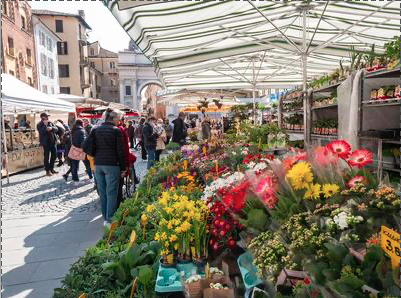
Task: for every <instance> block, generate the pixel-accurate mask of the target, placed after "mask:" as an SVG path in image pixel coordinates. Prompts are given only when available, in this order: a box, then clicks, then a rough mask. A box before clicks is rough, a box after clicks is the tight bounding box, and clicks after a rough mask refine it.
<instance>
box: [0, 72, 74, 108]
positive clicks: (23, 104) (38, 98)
mask: <svg viewBox="0 0 401 298" xmlns="http://www.w3.org/2000/svg"><path fill="white" fill-rule="evenodd" d="M1 102H2V112H3V113H4V114H14V113H19V114H23V113H30V112H42V111H54V112H66V113H68V112H75V105H74V104H72V103H69V102H67V101H64V100H61V99H58V98H56V97H53V96H50V95H48V94H46V93H43V92H41V91H39V90H37V89H35V88H33V87H31V86H29V85H28V84H26V83H24V82H22V81H20V80H18V79H17V78H15V77H14V76H12V75H9V74H2V75H1Z"/></svg>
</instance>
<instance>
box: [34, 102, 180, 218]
mask: <svg viewBox="0 0 401 298" xmlns="http://www.w3.org/2000/svg"><path fill="white" fill-rule="evenodd" d="M40 116H41V121H40V122H39V123H38V125H37V130H38V132H39V136H40V143H41V145H42V146H43V149H44V164H45V171H46V175H47V176H52V175H53V174H57V172H56V171H55V170H54V165H55V161H56V159H57V156H58V160H59V165H60V166H61V165H62V164H63V163H66V164H67V165H68V166H69V169H68V171H67V172H66V173H65V174H64V175H63V178H64V179H65V180H66V181H67V180H68V178H69V175H70V174H71V177H72V180H73V183H79V181H80V180H79V175H78V171H79V164H80V162H81V161H82V162H83V164H84V166H85V169H86V173H87V175H88V177H89V179H93V178H94V183H95V189H97V192H98V194H99V197H100V201H101V208H102V215H103V218H104V224H105V225H109V224H110V223H111V221H112V217H113V216H114V213H115V211H116V210H117V208H118V206H119V204H120V203H121V202H122V201H123V184H124V178H125V177H126V176H127V175H128V174H129V173H130V171H132V168H133V164H134V162H135V161H136V156H135V155H134V154H132V153H131V152H130V148H131V149H135V150H139V148H138V147H141V148H140V150H141V157H142V160H143V161H146V162H147V168H148V169H149V168H151V167H152V166H153V165H154V163H155V162H157V161H160V157H161V155H162V153H163V150H165V149H166V145H167V144H169V142H170V141H171V140H172V141H173V142H176V143H178V144H179V145H181V146H182V145H184V144H185V140H186V137H187V128H188V126H187V125H186V124H185V122H184V121H185V117H186V116H185V114H184V113H180V114H179V115H178V118H177V119H175V120H174V121H173V124H174V126H172V125H171V124H170V123H169V120H168V119H164V120H163V119H156V118H155V117H153V116H151V117H148V119H145V118H142V119H140V121H139V123H138V125H136V123H135V121H128V126H127V125H126V123H125V121H124V119H123V114H122V112H121V111H119V110H113V109H107V110H106V112H105V113H104V114H103V118H102V122H101V124H100V125H96V126H93V125H92V124H91V123H90V122H89V121H88V120H87V119H84V120H81V119H77V120H76V121H75V123H74V125H73V127H72V129H70V128H69V127H68V126H67V125H66V124H64V122H63V121H62V120H57V121H56V122H55V124H53V123H52V122H51V121H49V115H48V114H46V113H42V114H41V115H40ZM134 176H135V174H134ZM135 178H136V176H135ZM138 182H139V181H138V180H137V179H136V181H135V183H138Z"/></svg>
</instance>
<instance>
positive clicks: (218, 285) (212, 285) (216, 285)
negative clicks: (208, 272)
mask: <svg viewBox="0 0 401 298" xmlns="http://www.w3.org/2000/svg"><path fill="white" fill-rule="evenodd" d="M210 288H211V289H216V290H222V289H228V287H224V286H223V285H222V284H221V283H210Z"/></svg>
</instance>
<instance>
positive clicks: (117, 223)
mask: <svg viewBox="0 0 401 298" xmlns="http://www.w3.org/2000/svg"><path fill="white" fill-rule="evenodd" d="M119 225H120V223H119V222H118V221H115V222H113V223H112V224H111V225H110V231H109V236H108V237H107V242H110V239H111V235H113V231H114V230H115V229H116V228H117V227H118V226H119Z"/></svg>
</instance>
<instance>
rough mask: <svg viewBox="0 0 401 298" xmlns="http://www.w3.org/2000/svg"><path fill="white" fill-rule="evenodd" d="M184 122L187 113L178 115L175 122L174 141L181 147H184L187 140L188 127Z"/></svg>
mask: <svg viewBox="0 0 401 298" xmlns="http://www.w3.org/2000/svg"><path fill="white" fill-rule="evenodd" d="M184 120H185V113H184V112H180V113H179V114H178V118H177V119H175V120H174V121H173V124H174V129H173V139H172V141H173V142H174V143H178V144H180V145H184V144H185V139H186V138H187V126H186V125H185V122H184Z"/></svg>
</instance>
